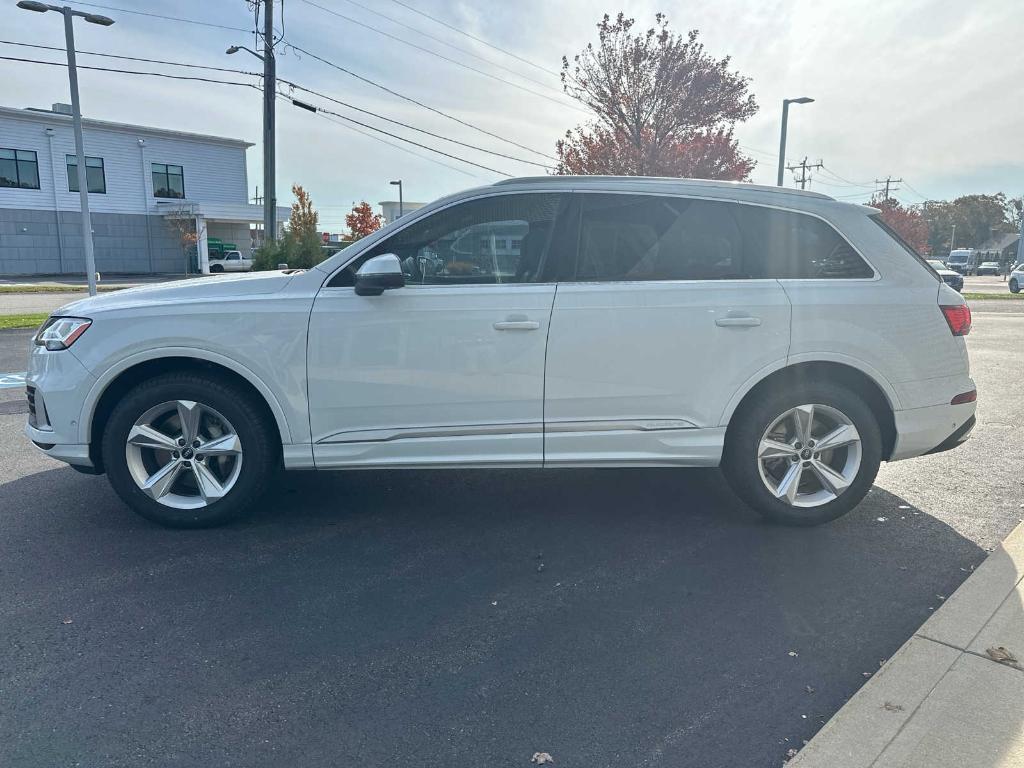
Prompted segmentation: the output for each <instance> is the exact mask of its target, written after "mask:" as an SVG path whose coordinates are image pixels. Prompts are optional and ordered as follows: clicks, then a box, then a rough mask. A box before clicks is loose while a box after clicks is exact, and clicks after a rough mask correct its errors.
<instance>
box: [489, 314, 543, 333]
mask: <svg viewBox="0 0 1024 768" xmlns="http://www.w3.org/2000/svg"><path fill="white" fill-rule="evenodd" d="M538 328H540V323H538V322H537V321H536V320H530V319H529V318H528V317H527V316H526V315H509V316H508V317H506V318H505V319H504V320H499V321H498V322H497V323H495V324H494V330H496V331H536V330H537V329H538Z"/></svg>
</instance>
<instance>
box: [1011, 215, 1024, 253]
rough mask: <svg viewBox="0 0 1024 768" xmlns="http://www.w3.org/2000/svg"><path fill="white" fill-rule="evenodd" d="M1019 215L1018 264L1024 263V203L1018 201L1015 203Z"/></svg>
mask: <svg viewBox="0 0 1024 768" xmlns="http://www.w3.org/2000/svg"><path fill="white" fill-rule="evenodd" d="M1013 207H1014V208H1016V209H1017V215H1018V216H1020V240H1018V241H1017V262H1016V263H1017V264H1022V263H1024V203H1022V201H1021V200H1018V201H1017V202H1016V203H1014V206H1013Z"/></svg>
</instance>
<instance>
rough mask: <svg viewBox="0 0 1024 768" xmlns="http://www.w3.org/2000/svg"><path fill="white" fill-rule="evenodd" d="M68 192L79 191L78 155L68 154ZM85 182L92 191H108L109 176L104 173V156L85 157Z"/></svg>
mask: <svg viewBox="0 0 1024 768" xmlns="http://www.w3.org/2000/svg"><path fill="white" fill-rule="evenodd" d="M66 157H67V163H68V192H77V191H78V157H77V156H76V155H67V156H66ZM85 183H86V186H88V187H89V191H90V192H96V193H97V194H100V195H104V194H106V192H107V178H106V176H105V175H104V174H103V158H102V157H86V158H85Z"/></svg>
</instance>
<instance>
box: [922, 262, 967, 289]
mask: <svg viewBox="0 0 1024 768" xmlns="http://www.w3.org/2000/svg"><path fill="white" fill-rule="evenodd" d="M928 266H929V267H931V268H932V269H934V270H935V271H936V272H938V274H939V277H941V278H942V282H944V283H945V284H946V285H948V286H949V287H950V288H952V289H953V290H955V291H957V292H959V291H962V290H963V288H964V277H963V275H961V274H960V273H959V272H954V271H953V270H952V269H948V268H947V267H946V265H945V264H943V263H942V262H941V261H939V260H938V259H928Z"/></svg>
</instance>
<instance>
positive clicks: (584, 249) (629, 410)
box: [544, 193, 790, 466]
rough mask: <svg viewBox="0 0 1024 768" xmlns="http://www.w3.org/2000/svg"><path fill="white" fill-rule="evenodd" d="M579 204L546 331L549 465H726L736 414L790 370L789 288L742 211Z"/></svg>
mask: <svg viewBox="0 0 1024 768" xmlns="http://www.w3.org/2000/svg"><path fill="white" fill-rule="evenodd" d="M579 197H580V201H581V202H580V206H581V212H580V222H579V227H580V231H579V248H578V254H577V261H576V267H575V270H573V273H572V274H571V276H570V277H569V278H568V279H566V280H563V281H561V282H559V285H558V292H557V295H556V297H555V304H554V310H553V313H552V320H551V330H550V333H549V341H548V364H547V374H546V378H545V417H544V423H545V440H544V444H545V464H548V465H567V466H571V465H578V464H593V463H608V464H619V465H626V464H631V463H637V464H686V465H702V464H705V465H714V464H717V463H718V461H719V459H720V455H721V447H722V440H723V437H724V433H725V428H724V426H723V425H722V423H721V422H722V414H723V412H724V410H725V408H726V405H727V404H728V403H729V401H730V399H731V398H732V397H733V395H734V394H735V393H736V392H737V391H738V390H740V388H741V387H742V386H743V385H744V384H745V383H746V382H747V381H748V380H750V379H751V378H752V377H754V376H755V375H757V374H758V373H759V372H760V371H762V370H764V369H769V368H771V367H773V366H780V365H782V364H784V362H785V359H786V355H787V351H788V347H789V334H790V304H789V300H788V299H787V297H786V293H785V291H784V290H783V289H782V287H781V286H780V285H779V283H778V281H776V280H774V279H771V278H768V277H766V272H765V266H764V264H763V257H762V254H761V250H760V249H759V247H758V244H757V243H756V242H750V241H748V240H747V239H746V238H745V236H744V233H743V231H742V230H741V228H740V226H739V225H738V223H737V217H736V215H735V208H736V206H734V204H731V203H726V202H718V201H709V200H698V199H687V198H680V197H668V196H660V195H621V194H604V193H587V194H580V196H579Z"/></svg>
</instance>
